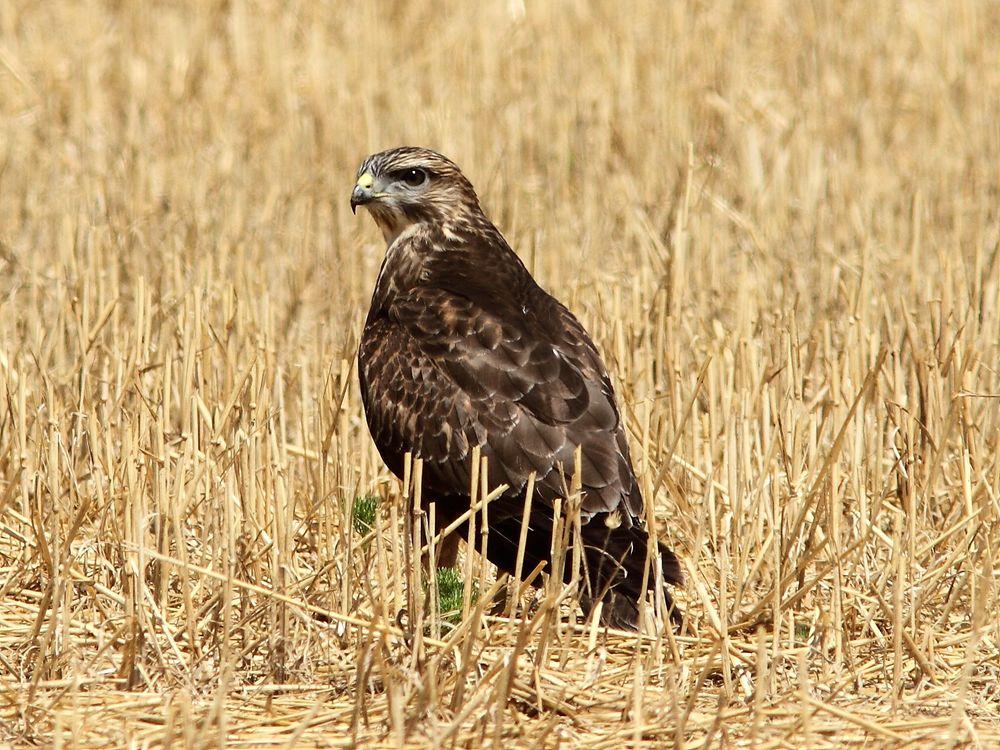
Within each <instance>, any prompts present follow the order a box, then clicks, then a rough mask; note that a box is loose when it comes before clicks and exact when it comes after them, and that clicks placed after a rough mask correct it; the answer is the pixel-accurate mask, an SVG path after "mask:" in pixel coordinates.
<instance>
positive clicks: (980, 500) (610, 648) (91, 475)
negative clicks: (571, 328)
mask: <svg viewBox="0 0 1000 750" xmlns="http://www.w3.org/2000/svg"><path fill="white" fill-rule="evenodd" d="M998 40H1000V5H998V4H997V3H995V2H989V1H987V0H981V1H979V0H955V1H954V2H937V1H935V0H904V1H903V2H888V1H882V2H868V1H865V2H862V1H861V0H857V1H850V2H841V3H824V2H807V1H805V0H802V1H793V2H787V3H783V2H776V1H775V0H758V1H756V2H747V3H742V2H741V3H737V2H733V1H732V0H721V1H720V2H673V3H654V2H627V3H624V4H618V3H613V2H594V3H591V2H582V1H578V2H571V1H568V0H567V1H559V2H552V3H543V2H534V1H532V0H527V1H526V2H524V3H521V2H518V0H487V1H486V2H483V3H479V4H470V3H459V2H453V3H446V4H440V3H434V4H431V3H415V2H402V1H398V2H384V1H382V0H367V1H366V2H358V3H354V2H351V3H333V2H328V3H321V2H291V3H284V2H272V1H271V0H218V1H216V0H210V1H202V0H198V1H194V0H192V1H190V2H188V1H185V0H174V1H173V2H158V3H142V2H134V1H132V0H121V1H119V2H96V1H94V2H72V1H69V0H67V1H65V2H64V1H58V2H44V3H38V2H32V0H0V745H5V744H8V743H9V744H10V745H12V746H55V747H77V746H92V747H130V748H132V747H135V748H139V747H143V748H145V747H161V746H162V747H207V746H219V747H222V746H228V747H258V746H283V747H293V746H318V747H345V746H355V745H366V746H377V747H398V746H407V747H486V746H492V747H497V746H501V745H507V746H509V747H515V746H533V747H564V748H566V747H593V748H602V747H605V748H610V747H621V746H630V747H676V748H715V747H753V748H783V747H796V748H839V747H862V746H863V747H903V746H908V747H912V748H932V747H964V746H970V747H981V748H989V747H994V748H995V747H998V746H1000V744H998V743H1000V686H998V680H1000V437H998V436H1000V257H998V255H1000V253H998V242H1000V125H998V123H1000V43H998ZM403 143H412V144H420V145H427V146H431V147H434V148H437V149H438V150H440V151H443V152H444V153H446V154H448V155H450V156H452V157H453V158H454V159H455V160H456V161H457V162H458V163H459V164H461V165H462V166H463V168H464V169H465V171H466V172H467V174H469V175H470V177H471V178H472V180H473V182H474V183H475V184H476V185H477V187H478V188H479V191H480V193H481V195H482V198H483V202H484V205H485V206H486V209H487V211H488V213H489V214H490V215H491V216H492V217H493V218H494V219H495V220H496V221H497V223H498V224H499V225H500V226H501V228H502V229H503V230H504V231H505V233H506V234H507V236H508V238H509V239H510V240H511V243H512V244H513V246H514V247H515V248H516V249H518V251H519V252H520V254H521V256H522V257H523V258H524V260H525V262H526V263H527V264H528V265H529V267H530V268H532V269H533V270H534V272H535V273H536V274H537V276H538V277H539V278H540V280H541V281H542V282H543V283H544V284H545V285H546V286H547V287H548V288H549V289H551V290H552V291H554V292H555V293H556V294H557V295H559V296H560V297H562V298H563V299H564V300H566V301H567V302H568V303H570V305H571V307H573V308H574V309H575V310H576V311H577V312H578V314H579V315H580V317H581V318H582V320H583V321H584V322H585V324H586V325H587V326H588V327H589V328H590V330H591V331H592V333H593V334H594V336H595V339H596V340H597V341H598V343H599V345H600V346H601V348H602V350H603V352H604V354H605V356H606V359H607V360H608V363H609V367H610V369H611V371H612V373H613V377H614V379H615V382H616V384H617V386H618V390H619V393H620V396H621V399H622V401H623V408H624V412H625V413H626V415H627V420H628V425H629V430H630V434H631V436H632V439H633V457H634V459H635V461H636V464H637V466H636V468H637V471H638V472H639V474H640V482H641V483H642V485H643V487H644V489H645V494H646V497H647V498H649V499H651V500H652V501H653V502H654V504H655V516H656V520H657V524H658V531H659V533H660V535H661V537H662V538H663V539H664V540H665V541H667V542H668V543H669V544H670V546H672V547H673V548H674V549H676V550H678V551H679V553H680V554H681V557H682V561H683V566H684V569H685V571H686V575H687V578H688V581H687V584H686V586H685V588H684V590H683V591H681V592H680V593H679V596H678V598H679V600H680V602H681V604H682V606H683V607H684V608H685V610H686V613H687V619H686V624H685V626H684V628H683V630H681V631H680V632H678V633H676V634H671V633H658V634H657V633H645V634H641V635H635V634H631V635H629V634H623V633H614V632H611V633H609V632H605V631H603V630H600V629H598V628H595V627H593V626H592V624H591V623H589V622H583V621H582V616H580V615H579V614H578V612H577V611H576V610H574V609H573V608H572V592H571V591H567V590H564V589H563V587H562V585H561V584H558V583H556V582H553V581H549V582H548V583H547V584H546V585H545V586H544V587H543V588H542V589H541V590H540V591H539V592H538V593H537V595H536V594H532V593H531V592H530V591H528V592H524V591H521V592H513V593H518V594H520V595H521V596H520V598H518V597H514V598H513V599H512V605H516V606H512V608H511V609H510V610H509V611H508V613H509V614H510V615H511V616H510V617H507V616H504V615H505V614H508V613H500V614H493V613H491V605H490V600H491V593H492V591H493V590H494V589H496V588H503V587H505V586H507V584H506V582H505V581H499V582H498V583H496V584H495V583H494V577H493V575H492V573H491V571H490V570H488V569H486V567H485V566H483V565H482V564H481V563H480V562H479V558H478V555H476V554H472V553H470V554H467V555H463V557H462V560H463V562H462V563H461V564H462V565H463V568H462V570H461V572H460V575H459V577H458V580H457V586H458V592H457V593H456V592H455V591H451V598H450V599H449V598H447V597H445V596H444V592H443V588H445V587H446V586H445V584H446V583H448V585H450V586H451V587H452V588H453V589H454V586H455V585H456V582H455V581H454V580H453V581H451V582H445V581H432V582H431V583H432V587H431V591H430V594H429V595H428V596H427V597H425V596H424V595H423V594H422V593H421V590H422V586H423V585H424V584H423V583H422V582H421V581H420V580H419V579H420V578H421V575H422V574H421V573H420V572H419V570H415V569H414V566H413V565H412V564H411V563H412V560H413V559H414V552H413V546H412V543H411V540H412V538H413V529H412V528H411V524H409V523H408V519H409V518H410V512H409V511H408V508H409V507H410V505H409V503H410V500H409V499H408V495H407V492H406V489H405V488H404V487H402V486H401V484H400V483H399V482H397V481H396V480H395V479H394V478H392V477H390V476H389V475H388V474H387V472H386V470H385V469H384V468H383V467H382V466H381V464H380V462H379V460H378V457H377V455H376V453H375V451H374V448H373V446H372V444H371V443H370V439H369V436H368V434H367V430H366V428H365V426H364V422H363V418H362V412H361V406H360V402H359V397H358V392H357V382H356V375H355V372H354V366H353V357H354V349H355V346H356V341H357V336H358V332H359V327H360V323H361V321H362V319H363V316H364V313H365V310H366V307H367V302H368V297H369V294H370V289H371V286H372V284H373V281H374V277H375V274H376V272H377V269H378V266H379V263H380V260H381V257H382V253H383V250H384V247H383V242H382V239H381V237H380V236H378V234H377V232H376V230H375V228H374V226H373V225H372V223H371V221H370V220H369V219H368V218H367V217H364V216H358V217H354V216H352V215H351V212H350V210H349V207H348V197H349V192H350V189H351V187H352V186H353V183H354V170H355V168H356V166H357V164H358V163H359V162H360V160H361V158H362V157H363V156H365V155H366V154H367V153H369V152H371V151H373V150H376V149H378V148H384V147H387V146H392V145H399V144H403ZM416 568H418V569H419V568H420V566H419V565H417V566H416ZM473 579H476V580H475V586H472V585H467V584H466V581H468V582H472V580H473ZM438 589H442V592H440V593H441V595H440V596H438V593H439V592H438ZM443 601H447V604H445V605H442V604H441V602H443ZM442 606H444V607H445V609H447V608H450V607H452V606H454V607H456V608H457V609H458V612H457V614H454V613H449V612H442V611H441V608H442Z"/></svg>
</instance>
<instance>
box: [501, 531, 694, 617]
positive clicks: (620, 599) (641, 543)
mask: <svg viewBox="0 0 1000 750" xmlns="http://www.w3.org/2000/svg"><path fill="white" fill-rule="evenodd" d="M608 520H609V519H608V518H607V516H606V515H605V514H600V515H597V516H595V517H593V518H591V519H590V522H589V523H587V524H584V525H583V526H582V527H581V533H582V537H583V539H582V541H583V586H582V591H581V594H580V603H581V605H582V606H583V609H584V612H585V613H586V614H587V615H588V616H589V615H590V613H591V612H592V611H593V610H594V608H595V607H596V606H597V604H598V603H600V602H603V605H604V606H603V607H602V609H601V621H602V623H604V624H605V625H608V626H610V627H615V628H619V629H623V630H635V629H637V628H638V627H639V604H640V602H641V601H642V599H643V598H644V596H645V592H646V591H652V590H654V589H655V588H656V586H657V583H658V581H657V578H658V577H657V576H656V575H655V573H654V571H653V570H652V569H651V570H650V571H649V574H648V575H645V576H644V574H645V570H646V556H647V548H648V544H649V535H648V533H647V532H646V530H645V529H643V528H641V527H639V526H625V525H617V526H616V525H614V524H609V523H608ZM520 535H521V520H520V519H519V518H516V517H507V518H504V519H502V520H499V521H498V522H491V523H490V544H489V545H488V546H487V557H488V558H489V560H490V562H492V563H493V564H494V565H496V566H497V568H498V569H499V570H501V571H503V572H506V573H509V574H512V575H513V574H514V573H515V569H516V564H517V548H518V540H519V538H520ZM551 535H552V523H551V519H547V518H542V517H540V514H539V515H536V516H535V517H533V518H532V519H531V524H530V526H529V528H528V533H527V535H526V543H525V546H524V559H523V563H522V571H523V572H529V571H531V570H533V569H534V568H535V567H536V566H537V565H538V563H540V562H545V563H551ZM658 551H659V555H660V571H661V574H662V577H661V579H660V580H661V581H662V583H663V584H666V585H674V586H679V585H681V584H682V583H683V581H684V575H683V573H682V572H681V566H680V561H679V560H678V559H677V555H675V554H674V553H673V551H672V550H670V549H668V548H667V547H666V546H664V545H663V544H659V545H658ZM572 575H573V570H572V566H571V565H570V564H568V561H567V564H566V565H565V566H564V579H565V580H566V581H567V582H568V581H569V580H570V579H571V578H572ZM644 577H645V578H646V585H645V588H643V578H644ZM666 585H665V586H664V588H663V597H664V602H665V604H666V607H667V612H668V614H669V617H670V619H671V621H672V622H673V623H674V624H675V625H679V624H680V622H681V613H680V610H679V609H678V608H677V607H676V605H675V604H674V601H673V599H672V597H671V596H670V592H669V591H668V590H667V588H666Z"/></svg>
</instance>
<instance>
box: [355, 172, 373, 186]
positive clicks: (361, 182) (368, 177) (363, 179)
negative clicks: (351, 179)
mask: <svg viewBox="0 0 1000 750" xmlns="http://www.w3.org/2000/svg"><path fill="white" fill-rule="evenodd" d="M374 184H375V178H374V177H372V173H371V172H365V173H364V174H363V175H361V176H360V177H359V178H358V187H360V188H364V189H365V190H367V189H368V188H370V187H371V186H372V185H374Z"/></svg>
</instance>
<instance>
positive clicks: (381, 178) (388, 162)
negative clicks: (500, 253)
mask: <svg viewBox="0 0 1000 750" xmlns="http://www.w3.org/2000/svg"><path fill="white" fill-rule="evenodd" d="M358 206H364V207H365V208H367V209H368V211H369V213H371V215H372V218H374V219H375V223H376V224H377V225H378V227H379V229H381V230H382V234H383V235H385V238H386V241H387V242H389V243H392V241H393V240H394V239H395V238H396V237H398V236H399V234H400V233H401V232H403V231H404V230H405V229H407V228H408V227H410V226H412V225H413V224H420V223H436V224H445V223H449V222H452V221H458V220H461V219H463V218H468V217H469V216H470V215H472V214H477V213H481V209H480V208H479V198H478V197H477V196H476V191H475V190H474V189H473V187H472V183H470V182H469V180H468V179H467V178H466V177H465V175H464V174H462V171H461V170H460V169H459V168H458V166H457V165H456V164H455V163H454V162H453V161H451V160H450V159H448V158H447V157H444V156H442V155H441V154H439V153H437V152H436V151H431V150H430V149H426V148H415V147H411V146H406V147H402V148H394V149H390V150H388V151H380V152H379V153H377V154H372V155H371V156H369V157H368V158H367V159H365V160H364V161H363V162H362V163H361V166H360V167H359V168H358V181H357V184H355V186H354V190H353V191H352V192H351V211H357V207H358Z"/></svg>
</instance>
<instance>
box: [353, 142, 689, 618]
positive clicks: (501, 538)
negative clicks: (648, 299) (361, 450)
mask: <svg viewBox="0 0 1000 750" xmlns="http://www.w3.org/2000/svg"><path fill="white" fill-rule="evenodd" d="M414 151H418V152H420V153H419V154H417V155H415V154H414ZM401 161H402V162H404V163H406V164H412V163H416V164H420V165H425V166H423V167H421V168H422V169H426V170H427V171H428V172H431V173H433V174H434V175H435V181H436V182H437V183H438V184H437V186H436V187H437V190H438V192H444V193H446V194H447V195H450V196H451V199H452V200H453V201H455V202H456V203H458V204H459V205H457V206H455V207H454V208H453V209H449V203H448V201H447V200H446V199H444V198H442V197H440V196H436V197H435V196H432V197H427V196H425V197H424V200H423V201H422V202H418V201H414V205H409V204H407V208H406V211H405V212H403V211H397V213H396V214H394V216H396V217H398V216H400V215H405V216H406V217H407V220H408V221H409V222H410V223H408V224H407V225H406V226H405V227H404V228H403V229H402V230H400V231H397V230H399V224H398V218H393V221H394V222H397V223H395V224H394V225H393V226H394V229H393V231H394V232H395V234H396V236H395V238H394V239H393V241H392V242H391V244H390V246H389V248H388V250H387V253H386V257H385V260H384V261H383V264H382V268H381V270H380V273H379V278H378V281H377V282H376V285H375V291H374V295H373V298H372V303H371V307H370V310H369V313H368V317H367V319H366V322H365V326H364V330H363V333H362V337H361V342H360V347H359V352H358V365H359V366H358V370H359V376H360V382H361V394H362V400H363V403H364V407H365V415H366V418H367V422H368V425H369V428H370V431H371V434H372V438H373V440H374V442H375V444H376V446H377V447H378V450H379V453H380V455H381V456H382V458H383V460H384V461H385V463H386V465H387V466H388V467H389V468H390V470H392V471H393V472H394V473H396V474H397V475H401V474H402V467H403V458H404V456H405V455H406V453H408V452H409V453H411V454H412V455H413V456H414V457H416V458H420V459H422V461H423V481H424V487H423V495H424V497H425V498H440V499H443V498H447V499H448V502H449V503H450V504H451V507H450V508H448V509H446V512H445V513H444V514H443V517H447V516H451V517H456V516H458V515H460V514H461V513H462V512H463V511H464V510H466V509H467V508H468V507H469V506H468V503H469V494H468V493H469V485H470V481H471V476H472V456H473V449H474V448H476V447H478V448H479V449H480V451H481V454H482V455H483V456H484V457H486V458H487V460H488V467H489V479H490V484H491V485H493V486H496V485H499V484H501V483H504V484H506V485H508V488H509V489H508V490H507V492H506V493H505V494H504V496H503V497H502V498H501V502H499V503H495V504H494V505H491V509H490V523H491V532H492V531H493V530H494V529H495V530H496V532H497V540H498V541H497V542H495V543H494V546H498V547H501V548H500V549H497V550H496V551H494V552H493V553H492V554H490V555H489V556H490V558H491V560H493V562H495V563H496V564H497V565H498V566H500V567H501V569H509V570H511V571H512V570H513V567H512V560H511V559H510V557H511V554H516V548H517V540H518V538H519V535H520V531H519V526H520V522H521V513H522V508H523V502H524V491H525V487H526V485H527V483H528V478H529V476H530V475H531V474H532V473H534V474H535V476H536V481H535V496H534V498H533V506H532V507H533V513H532V518H531V521H530V527H531V528H530V534H529V541H530V546H531V547H532V549H534V550H535V551H536V554H537V555H539V556H540V559H545V556H546V555H547V551H548V549H549V546H550V545H549V540H548V538H547V537H546V536H545V535H546V533H548V532H547V531H546V530H548V531H551V526H552V513H553V506H554V503H555V500H556V498H559V497H565V494H566V487H567V485H568V484H569V482H570V477H572V475H573V473H574V470H575V469H576V466H575V460H576V452H577V450H579V454H580V460H581V466H580V473H581V479H582V489H583V499H582V507H581V521H582V523H583V528H584V534H583V536H584V542H585V544H586V545H587V546H588V547H592V548H593V552H592V553H591V554H588V555H587V556H586V557H587V560H588V561H591V560H593V561H595V563H598V564H595V565H593V566H591V567H594V568H599V569H600V570H597V571H595V572H593V574H592V575H590V577H589V579H588V582H587V583H588V588H589V589H590V594H586V593H585V594H584V596H582V597H581V598H582V601H583V603H584V605H585V606H586V607H588V608H589V606H591V605H592V604H594V603H595V602H596V601H598V600H602V601H605V602H606V603H607V604H610V606H609V607H606V612H607V613H608V614H607V615H606V617H605V620H606V621H607V622H609V623H612V624H618V625H630V626H633V627H634V626H635V624H636V623H635V618H636V617H637V612H638V606H637V602H638V600H639V598H640V597H641V596H642V594H643V592H642V591H640V590H639V585H640V584H639V582H640V581H641V579H642V573H643V568H644V567H645V564H646V557H647V553H646V540H647V533H646V531H645V529H644V528H643V524H642V517H643V500H642V495H641V492H640V490H639V486H638V484H637V482H636V478H635V474H634V471H633V469H632V463H631V459H630V456H629V448H628V442H627V439H626V435H625V428H624V425H623V422H622V418H621V414H620V412H619V409H618V406H617V404H616V401H615V394H614V389H613V388H612V385H611V380H610V378H609V376H608V373H607V370H606V368H605V366H604V363H603V361H602V360H601V357H600V354H599V353H598V351H597V349H596V347H595V346H594V343H593V341H592V340H591V338H590V336H589V335H588V334H587V332H586V330H585V329H584V328H583V326H582V325H581V324H580V323H579V322H578V321H577V319H576V318H575V317H574V316H573V314H572V313H571V312H570V311H569V310H568V309H566V307H564V306H563V305H562V304H561V303H559V302H558V301H557V300H556V299H555V298H553V297H552V296H551V295H549V294H548V293H547V292H545V291H544V290H543V289H542V288H541V287H540V286H539V285H538V284H537V283H536V282H535V280H534V279H533V278H532V276H531V274H530V273H529V272H528V270H527V269H526V268H525V267H524V265H523V263H521V261H520V259H519V258H518V257H517V255H516V254H515V253H514V252H513V250H511V248H510V247H509V245H508V244H507V242H506V241H505V240H504V238H503V236H502V235H501V234H500V232H499V231H498V230H497V229H496V228H495V227H494V226H493V225H492V224H491V223H490V222H489V220H488V219H486V217H485V215H484V214H483V213H482V210H481V209H480V208H479V204H478V200H477V199H476V198H475V193H474V192H473V191H472V188H471V185H470V184H468V181H467V180H465V178H464V177H461V178H460V179H459V177H457V176H455V177H453V178H452V179H449V175H451V174H452V172H451V170H452V168H453V169H454V174H455V175H461V173H460V172H458V171H457V167H454V165H451V162H448V161H447V160H445V159H444V157H441V156H439V155H437V154H434V152H429V151H423V150H413V149H406V150H404V151H403V153H402V155H400V156H397V157H394V156H393V152H385V153H383V154H380V155H376V156H375V157H370V159H369V161H368V162H366V163H369V164H376V163H378V164H380V165H381V169H383V170H384V171H392V170H398V169H400V167H399V166H398V164H399V162H401ZM449 165H450V166H449ZM362 168H363V169H365V166H364V165H363V167H362ZM371 168H372V167H369V169H371ZM432 198H433V199H432ZM421 206H425V207H426V208H427V210H426V215H425V214H422V213H421V211H420V208H421ZM379 210H383V211H385V210H386V209H379ZM392 210H395V209H392ZM379 215H380V214H379V213H378V211H373V216H375V218H376V221H378V220H379ZM384 215H388V214H384ZM387 236H388V235H387ZM609 514H614V517H615V518H616V519H619V520H620V523H616V524H610V523H608V522H607V521H608V519H609ZM536 537H537V538H536ZM505 540H507V541H505ZM510 542H512V543H513V550H511V549H510ZM660 551H661V562H662V570H663V574H664V575H663V580H664V581H666V582H668V583H674V584H678V583H680V582H681V574H680V566H679V564H678V562H677V558H676V556H674V555H673V553H672V552H670V551H669V550H667V549H666V548H665V547H662V546H661V549H660ZM609 560H610V561H611V562H610V564H605V563H606V562H607V561H609ZM508 562H510V563H511V565H507V564H506V563H508ZM529 569H530V568H529ZM601 571H603V572H601ZM630 578H631V580H629V579H630ZM649 578H650V580H651V581H652V580H653V579H654V578H655V576H652V575H651V576H650V577H649ZM626 582H627V583H626ZM619 600H620V601H619ZM667 600H668V601H669V595H667Z"/></svg>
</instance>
